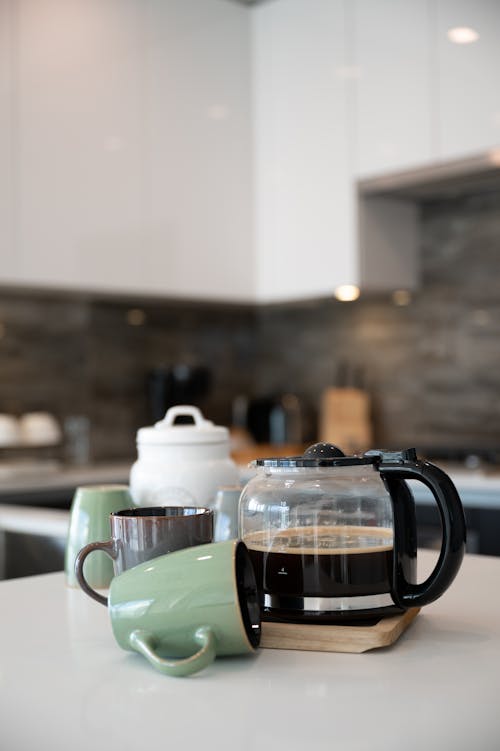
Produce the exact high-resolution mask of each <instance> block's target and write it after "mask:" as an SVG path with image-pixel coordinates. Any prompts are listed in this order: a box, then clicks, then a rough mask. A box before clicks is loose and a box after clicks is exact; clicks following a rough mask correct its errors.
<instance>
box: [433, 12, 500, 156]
mask: <svg viewBox="0 0 500 751" xmlns="http://www.w3.org/2000/svg"><path fill="white" fill-rule="evenodd" d="M435 2H436V9H437V18H436V27H437V39H438V42H437V43H438V55H437V71H436V74H437V84H438V91H437V105H438V123H439V140H438V144H439V147H438V148H439V157H440V159H450V158H451V159H456V158H461V157H465V156H472V155H475V154H478V153H481V152H484V151H485V150H488V149H491V148H495V147H498V146H500V41H499V40H500V2H499V0H474V1H472V0H435ZM456 29H462V30H464V29H465V31H462V32H456V31H455V33H454V36H455V38H456V37H457V35H458V38H459V39H460V38H461V39H462V40H464V39H467V38H469V39H473V38H474V34H471V32H475V33H476V35H477V39H476V40H475V41H469V42H468V43H457V42H453V41H452V40H451V39H450V38H449V33H450V31H451V30H456ZM467 31H468V35H467ZM452 36H453V34H452Z"/></svg>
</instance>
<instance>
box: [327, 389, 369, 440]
mask: <svg viewBox="0 0 500 751" xmlns="http://www.w3.org/2000/svg"><path fill="white" fill-rule="evenodd" d="M370 412H371V400H370V395H369V394H368V392H367V391H363V390H362V389H357V388H329V389H326V390H325V391H324V392H323V395H322V397H321V404H320V420H319V440H320V441H322V442H325V443H333V444H335V445H336V446H338V447H339V448H340V449H342V451H343V452H344V453H345V454H357V453H360V452H363V451H366V450H368V449H369V448H372V441H373V435H372V426H371V419H370Z"/></svg>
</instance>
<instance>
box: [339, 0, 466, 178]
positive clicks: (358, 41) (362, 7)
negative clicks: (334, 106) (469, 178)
mask: <svg viewBox="0 0 500 751" xmlns="http://www.w3.org/2000/svg"><path fill="white" fill-rule="evenodd" d="M471 4H472V3H471ZM346 7H347V9H348V13H349V17H350V23H349V25H348V40H349V46H350V56H351V59H352V68H351V71H352V73H351V75H352V78H353V81H354V82H355V83H356V87H355V90H356V107H355V116H356V131H355V139H356V166H355V169H356V174H357V176H358V177H361V178H363V177H370V176H372V175H378V174H382V173H384V172H393V171H397V170H403V169H410V168H412V167H415V166H422V165H424V164H426V163H428V162H429V161H430V160H431V158H432V156H433V153H432V147H433V143H432V133H431V130H432V116H431V105H432V103H433V102H432V97H431V93H432V91H431V74H432V67H431V66H432V62H433V54H432V42H433V40H432V34H431V26H430V21H431V13H430V5H429V2H426V1H425V0H356V2H350V3H347V6H346Z"/></svg>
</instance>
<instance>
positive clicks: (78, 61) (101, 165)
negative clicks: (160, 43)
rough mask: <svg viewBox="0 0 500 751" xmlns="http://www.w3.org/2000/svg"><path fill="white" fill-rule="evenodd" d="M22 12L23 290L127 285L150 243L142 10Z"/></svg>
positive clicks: (21, 4)
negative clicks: (145, 217)
mask: <svg viewBox="0 0 500 751" xmlns="http://www.w3.org/2000/svg"><path fill="white" fill-rule="evenodd" d="M15 6H16V14H17V18H16V28H17V33H18V38H17V40H16V45H17V50H18V52H17V55H18V58H17V61H16V78H15V79H14V86H15V87H16V114H15V117H16V121H17V142H16V159H17V175H16V194H15V201H16V221H17V228H16V234H17V238H18V251H19V259H20V263H22V270H21V273H20V279H19V281H21V282H24V283H27V284H33V285H46V286H57V287H60V286H62V287H70V288H71V287H72V288H81V289H85V288H87V289H116V288H117V287H118V288H119V287H121V286H123V285H125V286H127V285H128V286H130V282H131V280H133V279H134V273H135V279H136V280H137V279H140V263H141V262H140V258H139V253H138V252H137V251H138V248H140V247H141V243H142V241H143V239H144V238H143V236H142V232H143V223H142V215H141V209H142V201H141V199H142V188H143V186H142V184H141V179H142V175H143V153H142V150H141V148H142V147H141V141H140V139H141V136H142V129H141V118H142V100H141V84H142V77H141V55H140V45H139V35H140V28H141V27H140V19H139V18H138V14H137V12H136V11H137V7H138V6H137V3H135V2H131V0H110V1H109V2H106V3H99V2H83V1H82V0H66V1H65V2H61V0H17V2H16V3H15Z"/></svg>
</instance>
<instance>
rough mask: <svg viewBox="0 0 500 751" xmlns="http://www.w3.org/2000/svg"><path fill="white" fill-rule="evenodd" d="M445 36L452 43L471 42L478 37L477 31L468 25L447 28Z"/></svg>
mask: <svg viewBox="0 0 500 751" xmlns="http://www.w3.org/2000/svg"><path fill="white" fill-rule="evenodd" d="M446 36H447V37H448V39H449V40H450V42H453V43H454V44H472V42H477V40H478V39H479V34H478V32H477V31H476V30H475V29H471V28H470V26H455V27H454V28H453V29H448V31H447V32H446Z"/></svg>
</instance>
